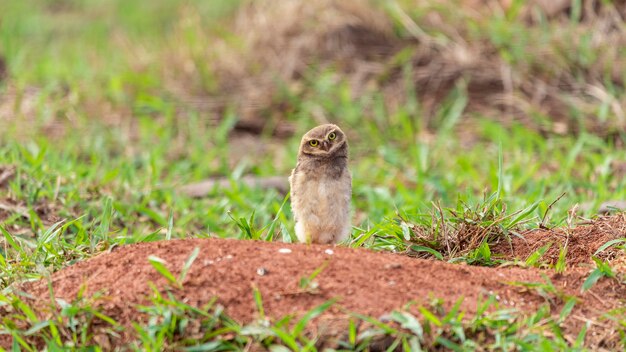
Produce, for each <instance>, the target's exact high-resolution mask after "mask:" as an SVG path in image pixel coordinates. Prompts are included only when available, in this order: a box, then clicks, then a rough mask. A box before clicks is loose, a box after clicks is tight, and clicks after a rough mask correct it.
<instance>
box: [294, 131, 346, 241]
mask: <svg viewBox="0 0 626 352" xmlns="http://www.w3.org/2000/svg"><path fill="white" fill-rule="evenodd" d="M289 185H290V186H291V208H292V210H293V213H294V216H295V220H296V236H298V239H299V240H300V241H301V242H307V243H337V242H339V241H342V240H344V239H346V238H347V237H348V235H349V234H350V228H351V227H350V198H351V197H352V178H351V176H350V171H349V170H348V141H347V139H346V135H345V134H344V133H343V131H342V130H341V129H340V128H339V127H337V126H335V125H332V124H326V125H321V126H317V127H315V128H313V129H312V130H310V131H309V132H307V133H306V134H305V135H304V136H303V137H302V141H301V142H300V150H299V151H298V163H297V164H296V168H295V169H293V171H292V172H291V176H290V177H289Z"/></svg>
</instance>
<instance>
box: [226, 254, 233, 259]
mask: <svg viewBox="0 0 626 352" xmlns="http://www.w3.org/2000/svg"><path fill="white" fill-rule="evenodd" d="M224 259H233V256H232V255H231V254H227V255H226V256H225V257H224Z"/></svg>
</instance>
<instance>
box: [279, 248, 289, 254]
mask: <svg viewBox="0 0 626 352" xmlns="http://www.w3.org/2000/svg"><path fill="white" fill-rule="evenodd" d="M278 253H291V249H289V248H281V249H279V250H278Z"/></svg>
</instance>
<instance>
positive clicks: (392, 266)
mask: <svg viewBox="0 0 626 352" xmlns="http://www.w3.org/2000/svg"><path fill="white" fill-rule="evenodd" d="M401 267H402V264H400V263H389V264H385V269H400V268H401Z"/></svg>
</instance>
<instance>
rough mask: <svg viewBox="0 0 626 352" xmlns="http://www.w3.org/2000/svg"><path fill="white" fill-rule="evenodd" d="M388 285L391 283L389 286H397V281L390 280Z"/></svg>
mask: <svg viewBox="0 0 626 352" xmlns="http://www.w3.org/2000/svg"><path fill="white" fill-rule="evenodd" d="M387 285H389V286H395V285H396V282H395V281H393V280H390V281H389V282H387Z"/></svg>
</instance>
